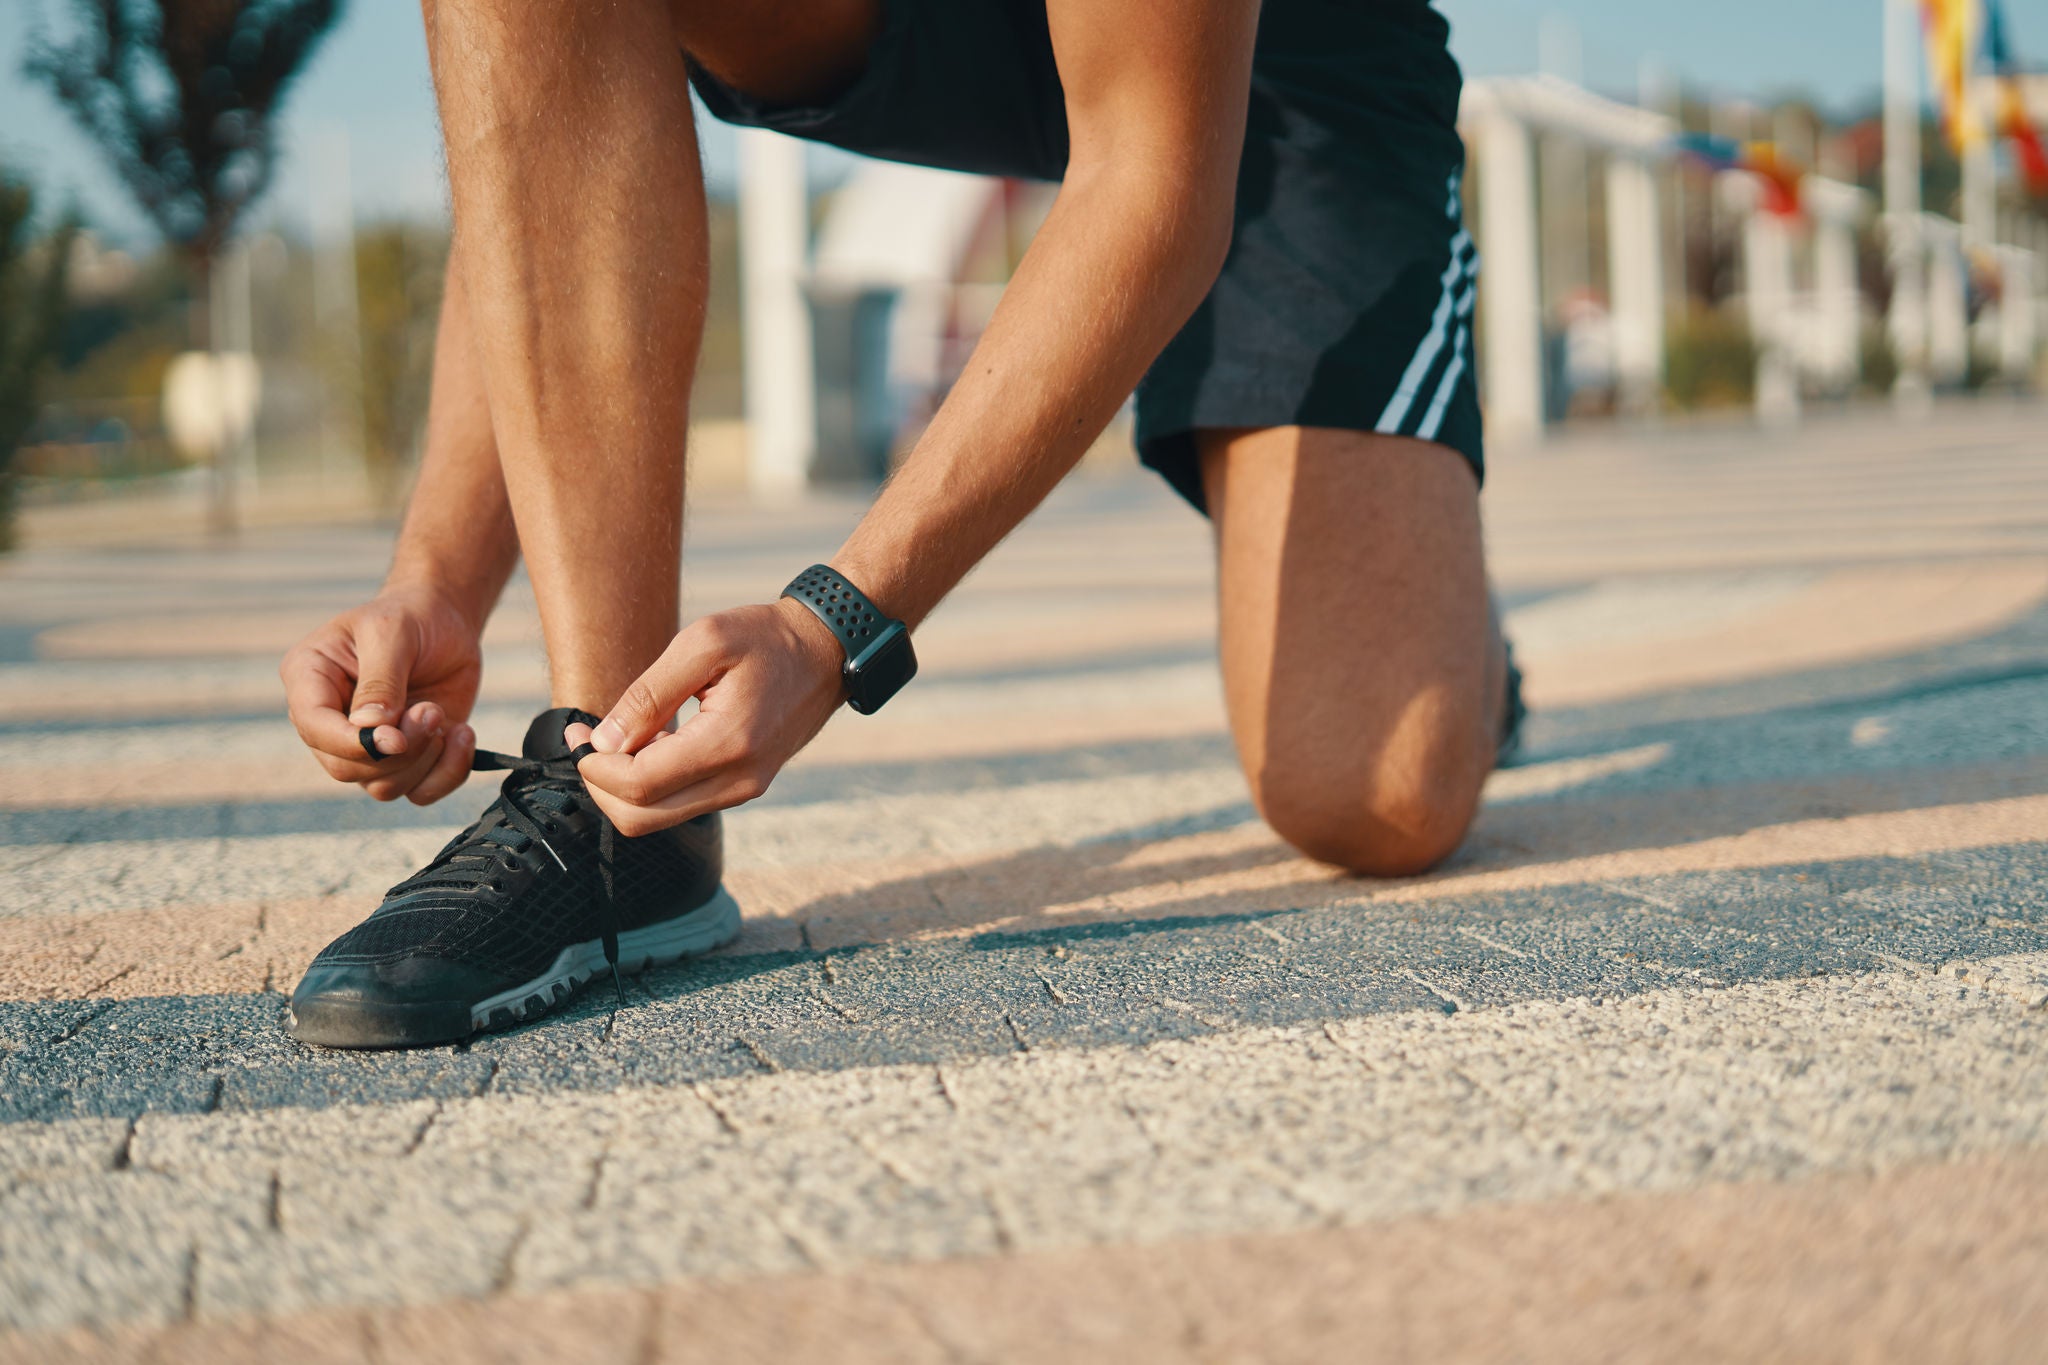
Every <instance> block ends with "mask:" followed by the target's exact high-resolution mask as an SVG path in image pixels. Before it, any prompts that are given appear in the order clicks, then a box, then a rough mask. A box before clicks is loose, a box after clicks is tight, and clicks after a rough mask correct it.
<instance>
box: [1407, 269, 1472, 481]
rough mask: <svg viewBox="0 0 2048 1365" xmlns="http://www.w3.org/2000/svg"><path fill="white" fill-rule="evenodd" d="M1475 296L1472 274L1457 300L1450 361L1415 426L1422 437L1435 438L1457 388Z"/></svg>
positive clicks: (1467, 340) (1463, 371)
mask: <svg viewBox="0 0 2048 1365" xmlns="http://www.w3.org/2000/svg"><path fill="white" fill-rule="evenodd" d="M1474 274H1475V276H1476V274H1477V272H1476V271H1475V272H1474ZM1478 298H1479V281H1478V280H1477V279H1476V278H1475V279H1474V280H1473V281H1472V283H1471V284H1469V285H1468V286H1466V289H1465V296H1464V297H1463V298H1461V299H1459V300H1458V339H1457V343H1456V344H1455V345H1453V346H1452V347H1451V363H1450V364H1449V365H1446V366H1445V367H1444V377H1443V378H1442V379H1440V380H1438V381H1437V386H1436V396H1435V397H1433V398H1431V399H1430V400H1429V411H1428V412H1425V413H1423V414H1422V425H1421V426H1419V427H1417V428H1415V434H1416V435H1417V436H1419V437H1421V438H1422V439H1423V440H1425V441H1434V440H1435V439H1436V433H1437V429H1438V428H1439V427H1441V426H1443V424H1444V411H1445V409H1447V408H1449V407H1450V405H1451V394H1452V393H1454V392H1455V391H1456V390H1457V387H1458V377H1459V376H1460V375H1462V374H1464V373H1465V349H1466V347H1467V346H1469V345H1470V344H1471V342H1472V305H1473V304H1474V303H1475V302H1476V301H1477V300H1478Z"/></svg>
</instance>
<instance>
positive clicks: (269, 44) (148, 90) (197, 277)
mask: <svg viewBox="0 0 2048 1365" xmlns="http://www.w3.org/2000/svg"><path fill="white" fill-rule="evenodd" d="M342 4H343V0H68V5H69V8H70V10H71V13H72V16H73V20H74V22H73V24H72V32H71V33H70V34H69V36H68V37H66V38H63V39H60V40H51V39H49V38H47V37H44V38H39V39H37V40H36V41H35V42H33V43H32V44H31V45H30V48H29V55H28V65H27V69H28V73H29V74H30V75H31V76H34V77H36V78H38V79H40V80H42V81H44V82H45V83H46V84H48V85H49V87H50V88H51V90H53V91H54V92H55V93H56V95H57V98H58V99H59V100H61V101H62V102H63V104H64V106H65V107H66V108H67V109H68V110H70V112H71V116H72V117H73V118H74V119H75V120H77V122H78V124H79V125H80V126H81V127H82V128H84V129H85V131H86V133H87V134H88V135H90V136H91V137H92V139H93V141H95V142H96V143H98V144H99V146H100V149H101V150H102V151H103V152H105V153H106V155H107V159H108V160H109V161H111V162H112V163H113V166H114V169H115V170H116V171H117V172H118V173H119V175H120V177H121V180H122V182H123V183H124V184H125V185H126V186H127V187H128V192H129V193H130V194H132V195H134V196H135V201H136V203H138V204H140V205H141V206H142V209H143V211H144V212H145V213H147V214H148V215H149V217H150V219H151V221H152V222H154V223H155V224H156V226H157V229H158V231H160V232H162V233H163V235H164V240H166V241H167V242H169V243H171V244H172V245H173V246H174V247H176V248H177V250H178V251H179V253H180V254H181V255H183V256H184V258H185V260H186V263H187V264H188V265H189V266H190V268H191V271H192V279H193V286H194V293H195V301H196V307H195V308H194V315H193V337H194V342H195V344H197V345H199V346H202V347H203V346H206V345H208V344H209V337H208V334H207V328H206V316H205V314H206V306H205V305H206V299H207V293H208V284H209V282H210V280H211V278H212V273H213V262H214V259H215V258H216V257H217V256H218V255H219V254H220V250H221V248H222V247H223V246H225V245H226V243H227V241H228V239H229V237H230V236H231V235H232V234H233V232H234V228H235V222H236V220H237V219H239V218H240V217H241V215H242V212H243V210H245V209H247V208H248V207H249V205H250V204H252V203H254V202H255V201H256V199H257V198H258V197H259V196H260V195H262V193H263V191H264V189H265V188H266V187H267V186H268V185H269V183H270V177H271V172H272V169H273V167H274V165H275V162H276V157H277V147H276V142H275V139H274V132H275V123H276V119H277V113H278V109H279V107H280V105H281V103H282V101H283V99H284V96H285V93H286V91H287V90H288V89H289V88H290V86H291V83H292V81H293V79H294V78H295V77H296V76H297V75H298V73H299V72H300V71H301V70H302V69H303V68H304V66H305V64H306V60H307V59H308V58H309V57H311V56H312V54H313V50H314V49H315V48H316V47H318V46H319V44H320V40H321V38H323V37H324V36H325V35H326V33H327V31H328V29H330V28H331V27H333V25H334V21H335V20H336V19H337V18H339V17H340V15H341V11H342Z"/></svg>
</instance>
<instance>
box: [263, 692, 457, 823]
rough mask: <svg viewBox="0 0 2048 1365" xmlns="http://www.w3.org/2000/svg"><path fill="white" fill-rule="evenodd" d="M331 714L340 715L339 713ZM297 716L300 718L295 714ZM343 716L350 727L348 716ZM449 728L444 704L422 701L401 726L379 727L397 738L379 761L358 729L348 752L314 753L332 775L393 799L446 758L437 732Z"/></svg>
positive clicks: (317, 750) (382, 798)
mask: <svg viewBox="0 0 2048 1365" xmlns="http://www.w3.org/2000/svg"><path fill="white" fill-rule="evenodd" d="M330 714H333V715H336V716H338V714H339V713H330ZM293 719H294V720H297V719H298V718H297V717H296V716H294V718H293ZM339 719H340V721H341V723H342V724H343V725H344V726H346V723H347V718H346V717H340V718H339ZM446 728H447V720H446V717H445V716H444V715H443V713H442V710H441V708H440V706H438V705H437V704H435V703H433V702H422V703H420V704H419V705H417V706H414V707H412V708H410V709H409V710H408V711H407V712H406V713H405V715H404V716H403V717H401V718H400V721H399V725H398V727H396V728H394V727H391V726H379V727H378V731H379V733H380V734H382V732H383V731H385V730H390V732H391V737H393V738H395V739H396V740H397V744H396V745H395V746H394V748H393V749H389V750H384V751H385V753H386V755H387V756H386V757H385V758H384V759H382V760H381V761H379V762H375V763H373V762H371V761H370V759H369V757H368V756H367V755H366V754H364V752H363V746H362V744H361V743H360V742H358V741H357V740H356V738H355V735H356V732H355V731H354V730H353V729H349V730H347V732H346V733H347V734H348V736H349V740H348V743H347V744H346V745H345V746H343V747H344V748H345V749H346V753H345V754H334V753H330V752H329V751H327V750H326V749H324V748H321V747H317V746H316V747H314V749H313V756H314V757H315V758H317V759H318V760H319V761H320V766H321V767H323V768H325V769H326V770H327V775H328V776H329V777H332V778H334V779H335V780H336V781H339V782H353V783H355V784H356V785H358V786H360V787H362V788H363V789H364V790H366V791H368V792H369V793H370V794H371V795H372V796H374V797H376V798H377V799H378V800H380V801H389V800H393V799H395V798H396V797H400V796H404V795H406V794H407V793H409V792H410V791H411V790H412V789H413V787H414V786H415V785H416V784H418V783H419V782H421V781H423V780H425V778H426V776H427V774H428V772H429V771H430V770H431V769H432V768H433V767H434V766H435V764H436V763H437V762H438V761H439V760H440V759H441V757H442V750H441V747H440V743H439V741H440V738H441V737H440V736H437V735H436V734H435V731H437V730H445V729H446ZM464 728H467V727H464ZM299 733H300V734H301V735H304V734H305V733H306V727H305V726H301V727H300V730H299ZM309 743H310V741H309ZM378 748H379V749H380V750H383V749H384V745H383V744H382V743H381V742H380V743H379V745H378Z"/></svg>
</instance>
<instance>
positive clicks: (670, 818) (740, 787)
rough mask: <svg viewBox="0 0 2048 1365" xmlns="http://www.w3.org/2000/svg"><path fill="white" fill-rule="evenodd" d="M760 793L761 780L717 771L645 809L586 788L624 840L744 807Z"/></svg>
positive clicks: (736, 773) (730, 772)
mask: <svg viewBox="0 0 2048 1365" xmlns="http://www.w3.org/2000/svg"><path fill="white" fill-rule="evenodd" d="M590 761H591V760H588V759H586V760H585V762H590ZM586 785H588V784H586ZM764 790H766V784H765V783H764V782H762V780H761V779H759V778H756V777H752V776H749V775H746V774H743V773H740V772H737V771H728V772H721V773H718V774H716V775H714V776H712V777H709V778H706V779H705V780H704V781H702V782H696V783H692V784H691V785H690V786H687V787H684V788H683V789H682V790H680V791H677V792H673V793H671V794H669V795H668V796H665V797H663V798H662V799H661V800H659V801H657V802H655V803H653V804H652V805H647V806H636V805H633V804H632V803H630V802H626V801H621V800H620V799H619V798H618V797H616V796H613V795H612V794H611V793H610V792H608V791H605V790H604V789H603V788H601V787H595V786H591V787H589V791H590V799H591V800H593V801H595V802H597V807H598V809H599V810H601V811H603V812H604V813H605V815H606V817H607V818H609V819H610V820H611V822H612V823H613V824H614V825H616V826H618V830H619V833H621V834H623V835H625V836H626V837H627V838H628V839H637V838H639V837H640V836H642V835H644V834H652V833H654V832H655V831H656V830H662V829H669V828H672V827H673V826H676V825H680V824H682V823H683V821H685V820H694V819H696V818H697V817H698V816H700V815H703V814H705V813H706V812H708V811H714V810H729V809H731V808H732V807H734V806H738V805H744V804H745V803H746V802H749V801H751V800H753V799H754V798H755V797H757V796H759V795H761V793H762V792H763V791H764Z"/></svg>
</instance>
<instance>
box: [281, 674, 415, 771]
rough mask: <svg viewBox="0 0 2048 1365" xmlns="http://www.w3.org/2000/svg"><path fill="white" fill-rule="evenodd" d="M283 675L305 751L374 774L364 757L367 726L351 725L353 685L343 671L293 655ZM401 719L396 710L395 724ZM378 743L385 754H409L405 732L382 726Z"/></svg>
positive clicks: (286, 702)
mask: <svg viewBox="0 0 2048 1365" xmlns="http://www.w3.org/2000/svg"><path fill="white" fill-rule="evenodd" d="M278 673H279V676H281V677H282V678H283V679H284V695H285V705H286V707H287V708H288V709H289V711H290V713H291V718H292V726H293V728H294V729H296V730H297V731H298V732H299V738H300V739H302V740H304V741H305V744H306V747H307V748H309V749H311V750H313V751H314V752H315V753H319V754H323V755H325V756H327V757H329V758H338V759H342V760H345V761H347V762H350V763H359V764H363V765H365V772H366V774H367V773H368V772H371V771H374V768H372V767H370V766H369V765H370V757H369V755H368V754H366V753H364V752H363V742H362V729H363V727H362V726H361V725H358V724H356V723H355V722H354V721H352V720H350V719H349V717H348V714H347V711H346V709H345V708H346V707H347V706H348V699H349V691H350V688H351V687H352V685H353V684H352V680H351V679H350V678H349V676H348V674H347V673H346V672H345V671H344V670H343V668H342V666H341V665H340V664H338V663H336V662H335V661H334V660H333V659H330V658H328V657H327V656H326V655H325V654H321V653H319V652H317V651H313V650H307V651H303V652H302V651H294V652H293V653H292V654H291V655H290V656H289V657H287V658H286V659H285V661H284V667H282V668H281V669H279V670H278ZM397 718H398V713H397V712H396V711H393V712H392V713H391V719H393V720H396V719H397ZM376 740H377V749H378V752H380V753H383V754H387V755H396V754H402V753H404V752H405V747H406V737H405V733H404V731H403V730H401V729H398V728H395V727H393V726H391V725H388V724H380V725H378V726H377V730H376ZM328 771H330V772H332V771H333V769H332V768H331V767H330V768H329V769H328ZM343 780H344V781H348V782H354V781H359V780H360V779H358V778H354V777H350V778H344V779H343Z"/></svg>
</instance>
